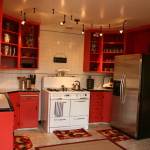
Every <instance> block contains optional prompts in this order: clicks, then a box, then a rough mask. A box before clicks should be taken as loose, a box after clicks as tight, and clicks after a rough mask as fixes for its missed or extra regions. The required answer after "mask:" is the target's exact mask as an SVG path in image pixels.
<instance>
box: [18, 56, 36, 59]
mask: <svg viewBox="0 0 150 150" xmlns="http://www.w3.org/2000/svg"><path fill="white" fill-rule="evenodd" d="M20 58H23V59H37V57H24V56H21V57H20Z"/></svg>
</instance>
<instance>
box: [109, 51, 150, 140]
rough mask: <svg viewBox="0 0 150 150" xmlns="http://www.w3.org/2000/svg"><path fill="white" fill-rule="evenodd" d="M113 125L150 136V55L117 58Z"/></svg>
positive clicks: (141, 137) (144, 136)
mask: <svg viewBox="0 0 150 150" xmlns="http://www.w3.org/2000/svg"><path fill="white" fill-rule="evenodd" d="M113 84H114V85H113V100H112V118H111V125H112V127H115V128H117V129H120V130H121V131H124V132H126V133H128V134H129V135H131V136H133V137H135V138H136V139H143V138H150V55H148V54H132V55H121V56H116V57H115V67H114V81H113Z"/></svg>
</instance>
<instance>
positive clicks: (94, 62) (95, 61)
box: [90, 61, 100, 63]
mask: <svg viewBox="0 0 150 150" xmlns="http://www.w3.org/2000/svg"><path fill="white" fill-rule="evenodd" d="M90 63H100V61H90Z"/></svg>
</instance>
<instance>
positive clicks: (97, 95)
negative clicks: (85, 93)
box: [89, 92, 103, 123]
mask: <svg viewBox="0 0 150 150" xmlns="http://www.w3.org/2000/svg"><path fill="white" fill-rule="evenodd" d="M102 100H103V92H91V94H90V114H89V122H90V123H94V122H101V121H102Z"/></svg>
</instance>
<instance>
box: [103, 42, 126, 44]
mask: <svg viewBox="0 0 150 150" xmlns="http://www.w3.org/2000/svg"><path fill="white" fill-rule="evenodd" d="M104 44H124V42H104Z"/></svg>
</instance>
